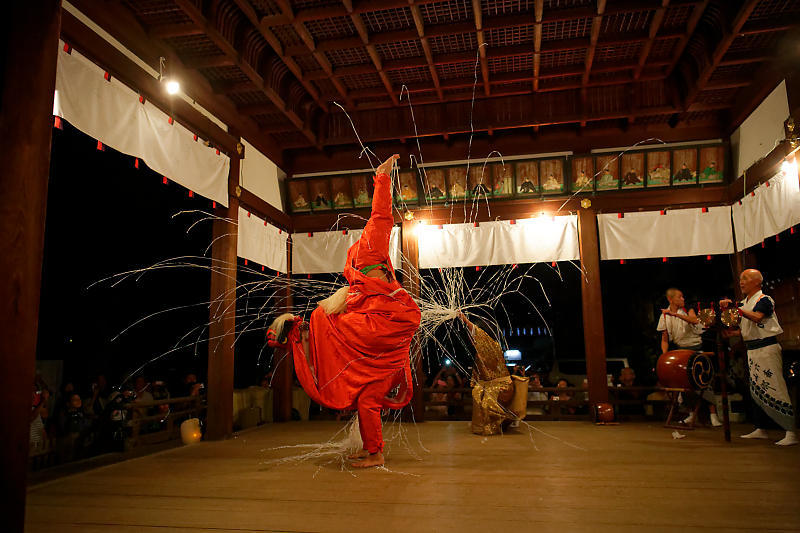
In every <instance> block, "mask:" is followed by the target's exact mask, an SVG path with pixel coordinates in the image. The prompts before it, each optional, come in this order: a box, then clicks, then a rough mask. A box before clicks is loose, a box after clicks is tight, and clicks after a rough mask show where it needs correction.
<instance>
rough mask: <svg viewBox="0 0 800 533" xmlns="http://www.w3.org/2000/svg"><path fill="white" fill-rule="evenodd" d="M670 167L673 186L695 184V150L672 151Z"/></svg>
mask: <svg viewBox="0 0 800 533" xmlns="http://www.w3.org/2000/svg"><path fill="white" fill-rule="evenodd" d="M672 166H673V169H672V171H673V172H674V174H672V184H673V185H695V184H696V183H697V149H695V148H681V149H680V150H673V151H672Z"/></svg>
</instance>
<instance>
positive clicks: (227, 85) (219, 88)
mask: <svg viewBox="0 0 800 533" xmlns="http://www.w3.org/2000/svg"><path fill="white" fill-rule="evenodd" d="M211 89H212V90H213V91H214V93H215V94H236V93H249V92H257V91H258V88H257V87H256V86H255V85H253V82H251V81H233V82H222V81H220V82H214V83H212V84H211Z"/></svg>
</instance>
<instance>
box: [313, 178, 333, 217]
mask: <svg viewBox="0 0 800 533" xmlns="http://www.w3.org/2000/svg"><path fill="white" fill-rule="evenodd" d="M308 192H309V193H310V194H311V209H312V210H314V211H322V210H325V209H332V208H333V197H332V196H331V182H330V180H328V178H317V179H312V180H308Z"/></svg>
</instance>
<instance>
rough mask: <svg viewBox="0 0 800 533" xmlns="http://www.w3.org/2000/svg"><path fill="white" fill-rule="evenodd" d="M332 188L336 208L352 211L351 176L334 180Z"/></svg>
mask: <svg viewBox="0 0 800 533" xmlns="http://www.w3.org/2000/svg"><path fill="white" fill-rule="evenodd" d="M331 188H332V189H333V207H334V208H336V209H350V208H352V207H353V193H352V187H351V185H350V177H349V176H343V177H338V178H333V179H332V180H331Z"/></svg>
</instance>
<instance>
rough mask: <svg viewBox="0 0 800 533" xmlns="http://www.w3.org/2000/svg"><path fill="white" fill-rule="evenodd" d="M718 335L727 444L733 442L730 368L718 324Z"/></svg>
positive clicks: (721, 391) (720, 328)
mask: <svg viewBox="0 0 800 533" xmlns="http://www.w3.org/2000/svg"><path fill="white" fill-rule="evenodd" d="M713 328H714V329H716V333H717V359H718V361H719V392H720V394H721V395H722V429H723V430H724V432H725V442H730V441H731V420H730V416H729V409H728V379H727V377H728V366H727V363H726V358H725V343H723V342H722V331H723V326H722V325H721V324H720V323H716V324H714V326H713Z"/></svg>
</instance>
